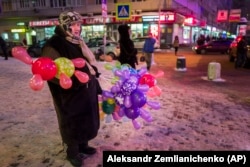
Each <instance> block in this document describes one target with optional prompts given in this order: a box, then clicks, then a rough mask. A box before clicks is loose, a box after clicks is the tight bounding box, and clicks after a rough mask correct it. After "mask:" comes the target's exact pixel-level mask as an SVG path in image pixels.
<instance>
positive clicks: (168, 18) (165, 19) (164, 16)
mask: <svg viewBox="0 0 250 167" xmlns="http://www.w3.org/2000/svg"><path fill="white" fill-rule="evenodd" d="M142 20H143V22H153V21H159V20H160V22H161V23H173V22H174V21H175V14H174V13H172V12H166V13H161V14H160V16H158V15H154V16H142Z"/></svg>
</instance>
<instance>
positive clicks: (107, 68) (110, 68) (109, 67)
mask: <svg viewBox="0 0 250 167" xmlns="http://www.w3.org/2000/svg"><path fill="white" fill-rule="evenodd" d="M104 68H105V69H106V70H112V68H113V66H112V65H111V64H109V63H106V64H105V65H104Z"/></svg>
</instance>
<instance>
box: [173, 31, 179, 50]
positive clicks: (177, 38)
mask: <svg viewBox="0 0 250 167" xmlns="http://www.w3.org/2000/svg"><path fill="white" fill-rule="evenodd" d="M179 43H180V42H179V37H178V36H177V35H176V36H175V37H174V42H173V46H174V54H175V55H177V52H178V49H179Z"/></svg>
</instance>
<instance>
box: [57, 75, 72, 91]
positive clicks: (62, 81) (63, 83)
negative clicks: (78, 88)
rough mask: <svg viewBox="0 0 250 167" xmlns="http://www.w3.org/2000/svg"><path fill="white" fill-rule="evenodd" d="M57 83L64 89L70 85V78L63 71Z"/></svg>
mask: <svg viewBox="0 0 250 167" xmlns="http://www.w3.org/2000/svg"><path fill="white" fill-rule="evenodd" d="M59 83H60V86H61V87H62V88H64V89H69V88H70V87H71V86H72V80H71V79H70V78H69V77H68V76H67V75H66V74H64V73H61V74H60V77H59Z"/></svg>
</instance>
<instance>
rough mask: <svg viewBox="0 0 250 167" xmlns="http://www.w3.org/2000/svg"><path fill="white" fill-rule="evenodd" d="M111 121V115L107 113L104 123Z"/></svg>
mask: <svg viewBox="0 0 250 167" xmlns="http://www.w3.org/2000/svg"><path fill="white" fill-rule="evenodd" d="M111 121H112V115H107V116H106V121H105V122H106V123H110V122H111Z"/></svg>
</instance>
